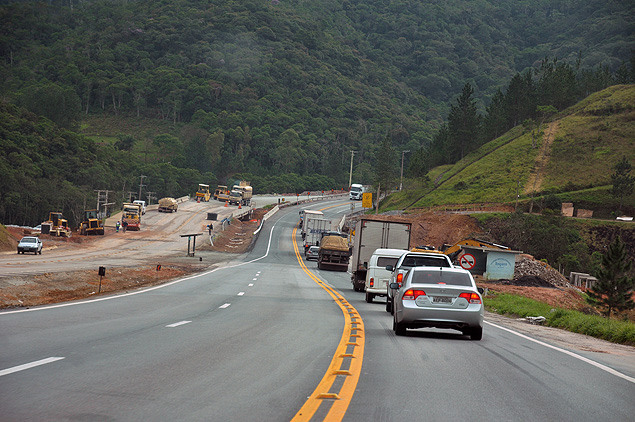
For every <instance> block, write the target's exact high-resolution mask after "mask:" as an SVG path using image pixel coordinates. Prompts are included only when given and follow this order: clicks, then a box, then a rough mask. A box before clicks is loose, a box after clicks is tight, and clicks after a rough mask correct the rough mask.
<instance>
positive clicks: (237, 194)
mask: <svg viewBox="0 0 635 422" xmlns="http://www.w3.org/2000/svg"><path fill="white" fill-rule="evenodd" d="M252 196H253V188H252V187H251V186H249V182H245V181H242V182H240V183H239V184H238V185H234V186H233V187H232V190H231V192H230V193H229V199H228V201H229V205H246V206H249V205H251V198H252Z"/></svg>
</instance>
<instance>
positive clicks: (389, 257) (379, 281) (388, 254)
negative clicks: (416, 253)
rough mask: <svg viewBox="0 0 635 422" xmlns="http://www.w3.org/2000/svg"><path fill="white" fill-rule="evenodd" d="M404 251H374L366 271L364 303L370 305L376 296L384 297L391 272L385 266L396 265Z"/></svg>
mask: <svg viewBox="0 0 635 422" xmlns="http://www.w3.org/2000/svg"><path fill="white" fill-rule="evenodd" d="M405 252H406V251H404V250H403V249H376V250H375V252H373V254H372V255H371V257H370V259H369V260H368V269H367V271H366V302H368V303H372V301H373V299H374V298H375V297H376V296H382V297H385V296H386V295H387V294H388V283H390V276H391V274H392V273H391V272H390V271H388V270H387V269H386V266H388V265H392V266H393V267H394V266H395V265H396V264H397V261H398V260H399V258H400V257H401V255H403V254H404V253H405Z"/></svg>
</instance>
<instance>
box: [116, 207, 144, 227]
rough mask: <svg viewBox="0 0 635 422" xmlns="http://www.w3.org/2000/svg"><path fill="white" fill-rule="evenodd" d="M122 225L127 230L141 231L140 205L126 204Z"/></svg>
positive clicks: (123, 210)
mask: <svg viewBox="0 0 635 422" xmlns="http://www.w3.org/2000/svg"><path fill="white" fill-rule="evenodd" d="M121 225H123V226H125V227H126V229H127V230H141V207H140V206H139V204H134V203H132V202H124V204H123V208H122V213H121Z"/></svg>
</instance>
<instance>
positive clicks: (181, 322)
mask: <svg viewBox="0 0 635 422" xmlns="http://www.w3.org/2000/svg"><path fill="white" fill-rule="evenodd" d="M190 322H192V321H180V322H175V323H174V324H170V325H166V327H168V328H174V327H178V326H179V325H184V324H189V323H190Z"/></svg>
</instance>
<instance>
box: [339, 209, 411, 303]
mask: <svg viewBox="0 0 635 422" xmlns="http://www.w3.org/2000/svg"><path fill="white" fill-rule="evenodd" d="M410 229H411V224H410V223H407V222H397V221H382V220H375V219H373V217H362V218H361V219H360V220H359V221H358V222H357V224H356V225H355V236H354V239H353V261H352V265H351V283H353V290H355V291H357V292H362V291H364V289H365V285H366V272H367V270H368V262H369V260H370V257H371V256H372V254H373V252H375V250H376V249H380V248H381V249H403V250H404V252H405V251H407V250H408V248H409V247H410V233H411V230H410Z"/></svg>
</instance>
